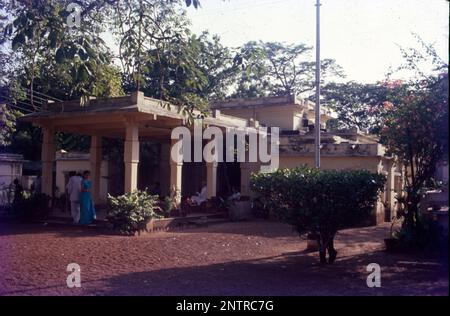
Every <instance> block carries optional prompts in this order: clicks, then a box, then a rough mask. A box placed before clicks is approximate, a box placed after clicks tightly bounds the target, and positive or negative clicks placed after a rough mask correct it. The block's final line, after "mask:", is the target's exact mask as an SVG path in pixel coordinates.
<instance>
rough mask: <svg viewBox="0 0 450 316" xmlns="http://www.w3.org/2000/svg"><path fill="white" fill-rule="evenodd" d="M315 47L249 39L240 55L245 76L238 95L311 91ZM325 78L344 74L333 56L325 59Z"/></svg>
mask: <svg viewBox="0 0 450 316" xmlns="http://www.w3.org/2000/svg"><path fill="white" fill-rule="evenodd" d="M311 51H312V47H309V46H306V45H305V44H297V45H292V44H283V43H277V42H249V43H247V44H245V45H244V46H243V47H242V48H241V52H240V54H239V56H238V57H237V58H238V59H239V60H242V65H243V69H244V76H243V77H242V79H241V82H240V83H239V85H238V89H237V91H236V95H240V96H244V95H246V94H248V95H258V96H265V95H289V94H294V93H295V94H309V93H310V92H311V91H312V90H313V89H314V81H315V79H314V78H315V77H314V76H315V62H314V61H313V60H312V59H311V54H310V53H311ZM321 63H322V64H321V67H322V80H324V79H326V77H327V76H329V75H334V76H343V72H342V69H341V67H339V66H338V65H337V64H336V62H335V61H334V60H332V59H324V60H322V61H321Z"/></svg>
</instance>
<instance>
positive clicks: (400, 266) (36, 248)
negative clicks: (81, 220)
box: [0, 221, 448, 295]
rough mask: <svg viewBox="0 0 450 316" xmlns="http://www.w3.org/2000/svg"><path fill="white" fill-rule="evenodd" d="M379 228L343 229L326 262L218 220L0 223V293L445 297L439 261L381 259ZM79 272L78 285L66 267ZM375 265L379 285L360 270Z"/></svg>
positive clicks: (257, 230) (280, 231) (263, 233)
mask: <svg viewBox="0 0 450 316" xmlns="http://www.w3.org/2000/svg"><path fill="white" fill-rule="evenodd" d="M387 231H388V226H386V225H383V226H378V227H369V228H362V229H351V230H345V231H342V232H341V233H340V234H339V236H338V240H337V243H336V246H337V249H338V251H339V253H338V259H337V261H336V263H335V264H334V265H325V266H322V265H320V264H318V256H317V253H307V252H305V251H304V250H305V248H306V242H305V241H303V240H301V239H299V237H298V236H297V235H296V234H295V233H294V232H293V231H292V229H291V227H290V226H288V225H284V224H280V223H271V222H265V221H255V222H239V223H223V224H217V225H211V226H209V227H202V228H195V229H188V230H183V231H177V232H161V233H155V234H153V235H147V236H141V237H123V236H112V235H103V234H101V233H99V232H97V231H96V230H93V229H87V228H82V227H66V226H55V227H53V226H48V225H47V226H44V225H42V224H27V225H23V224H21V225H19V224H4V223H3V224H0V294H1V295H393V294H395V295H447V294H448V265H446V264H445V263H442V262H441V260H438V259H437V258H429V257H425V256H417V255H408V254H402V255H400V254H396V255H392V254H387V253H385V252H384V251H383V248H384V246H383V238H384V237H385V236H386V234H387ZM72 262H74V263H78V264H79V265H80V266H81V288H72V289H70V288H68V287H67V286H66V278H67V275H68V272H66V267H67V265H68V264H69V263H72ZM369 263H378V264H379V265H380V266H381V270H382V272H381V283H382V284H381V285H382V286H381V288H368V287H367V285H366V278H367V275H368V272H367V271H366V267H367V265H368V264H369Z"/></svg>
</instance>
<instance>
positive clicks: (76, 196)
mask: <svg viewBox="0 0 450 316" xmlns="http://www.w3.org/2000/svg"><path fill="white" fill-rule="evenodd" d="M70 174H71V177H70V178H69V182H68V183H67V186H66V190H67V194H68V196H69V200H70V213H71V215H72V218H73V223H74V224H78V222H79V221H80V193H81V181H82V180H83V178H81V177H80V176H79V175H77V174H76V173H75V172H71V173H70Z"/></svg>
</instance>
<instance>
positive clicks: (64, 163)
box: [56, 159, 108, 203]
mask: <svg viewBox="0 0 450 316" xmlns="http://www.w3.org/2000/svg"><path fill="white" fill-rule="evenodd" d="M90 168H91V164H90V161H89V159H79V160H77V159H70V160H64V159H60V160H56V187H57V188H58V190H57V194H58V195H62V194H63V193H64V192H65V187H66V175H68V173H69V172H70V171H76V172H80V173H83V171H85V170H90ZM100 177H101V178H100V194H99V201H95V203H106V200H107V196H108V162H107V161H102V164H101V167H100Z"/></svg>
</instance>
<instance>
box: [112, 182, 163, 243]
mask: <svg viewBox="0 0 450 316" xmlns="http://www.w3.org/2000/svg"><path fill="white" fill-rule="evenodd" d="M108 202H109V211H108V215H107V217H106V218H107V219H108V221H110V222H111V223H112V224H113V228H114V229H117V230H119V231H121V232H122V233H126V234H132V233H134V232H136V231H138V230H143V229H145V228H146V225H147V223H148V222H149V221H150V220H151V219H152V218H160V217H161V215H159V214H157V212H160V211H161V210H160V208H159V207H158V206H157V203H158V196H157V195H150V194H148V193H147V191H139V190H135V191H133V192H131V193H126V194H123V195H120V196H117V197H114V196H111V195H109V194H108Z"/></svg>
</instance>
